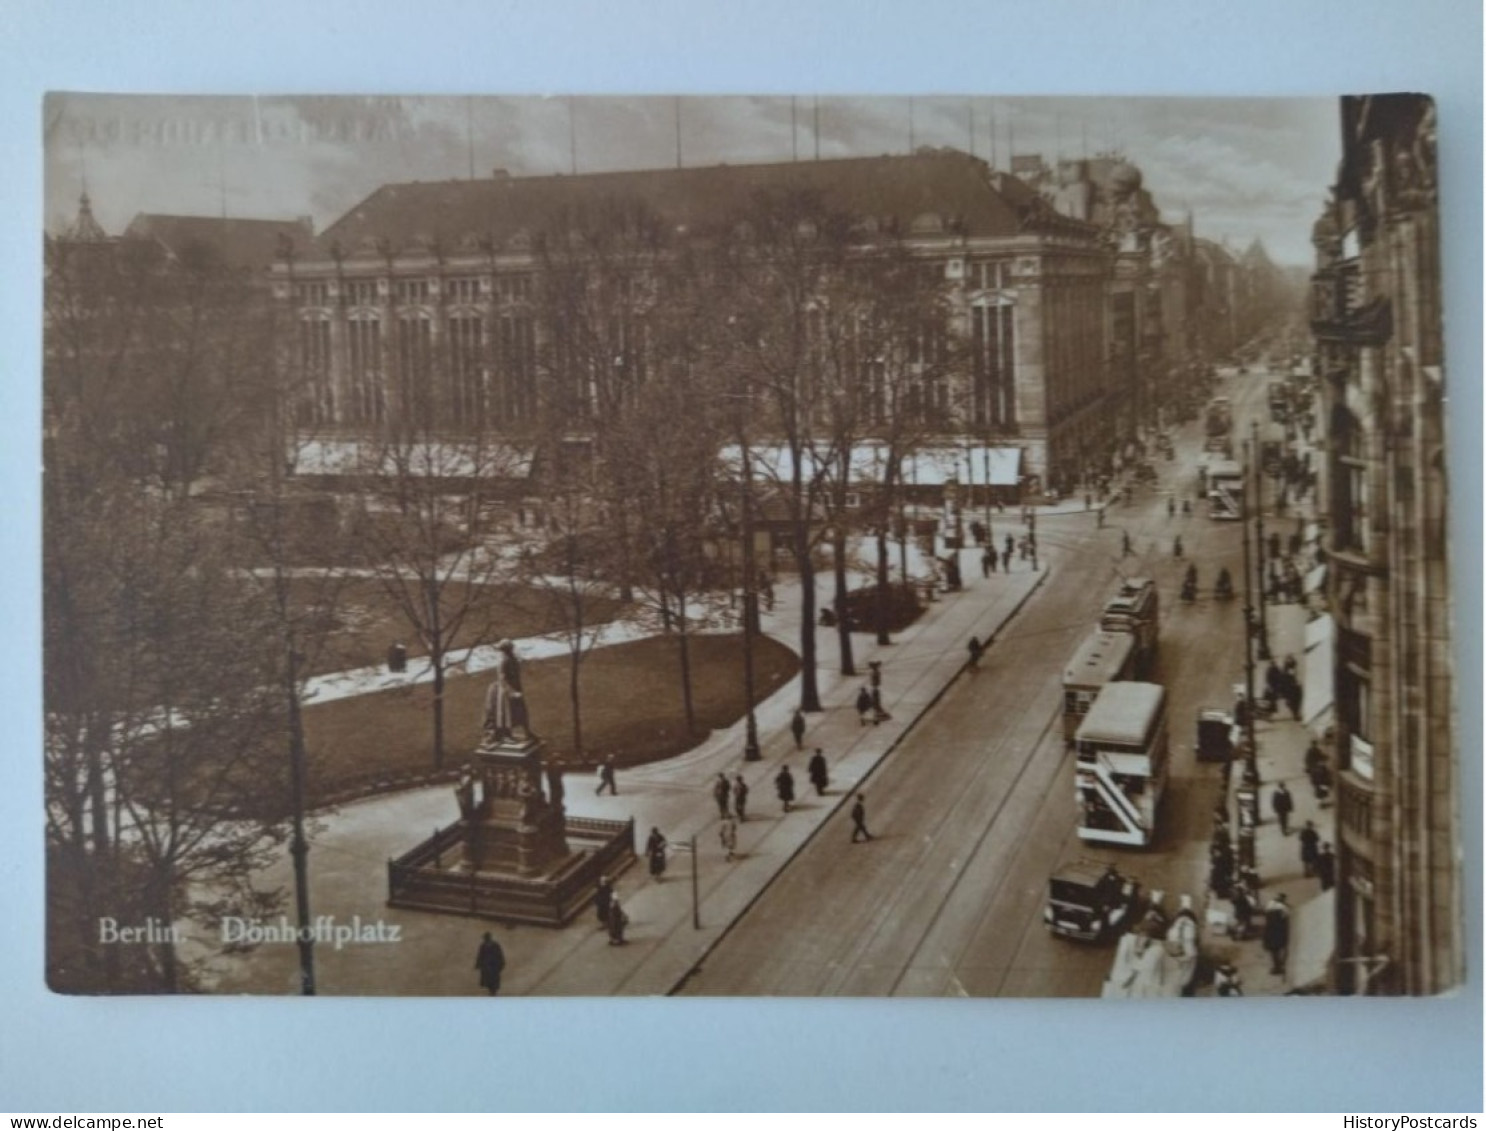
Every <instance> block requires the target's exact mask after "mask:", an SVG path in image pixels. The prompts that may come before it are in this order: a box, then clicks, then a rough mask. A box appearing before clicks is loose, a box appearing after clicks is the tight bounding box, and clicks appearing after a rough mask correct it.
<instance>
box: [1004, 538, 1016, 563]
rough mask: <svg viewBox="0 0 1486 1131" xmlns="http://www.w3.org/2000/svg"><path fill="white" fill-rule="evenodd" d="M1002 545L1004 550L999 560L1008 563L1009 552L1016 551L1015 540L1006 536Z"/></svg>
mask: <svg viewBox="0 0 1486 1131" xmlns="http://www.w3.org/2000/svg"><path fill="white" fill-rule="evenodd" d="M1004 545H1005V547H1006V549H1005V551H1004V552H1003V553H1002V555H1001V560H1002V561H1003V562H1009V561H1011V552H1012V551H1013V550H1015V549H1016V539H1015V538H1013V537H1012V536H1011V535H1010V534H1008V535H1007V536H1006V541H1005V543H1004Z"/></svg>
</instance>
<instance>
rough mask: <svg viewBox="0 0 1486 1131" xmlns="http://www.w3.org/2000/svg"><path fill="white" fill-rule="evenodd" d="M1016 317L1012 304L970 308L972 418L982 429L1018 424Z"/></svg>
mask: <svg viewBox="0 0 1486 1131" xmlns="http://www.w3.org/2000/svg"><path fill="white" fill-rule="evenodd" d="M1015 315H1016V307H1014V306H1012V305H1011V304H1010V303H1002V304H981V305H976V306H972V307H971V308H970V337H971V351H972V370H973V372H972V381H973V388H972V390H971V398H970V402H971V403H970V417H971V420H972V422H973V423H974V424H975V425H976V426H977V427H979V428H990V429H996V430H999V429H1012V428H1015V427H1016V424H1017V417H1016V355H1015V352H1014V351H1015V345H1016V343H1015V337H1014V334H1015V331H1014V324H1015Z"/></svg>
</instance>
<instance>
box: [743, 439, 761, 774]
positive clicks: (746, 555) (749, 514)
mask: <svg viewBox="0 0 1486 1131" xmlns="http://www.w3.org/2000/svg"><path fill="white" fill-rule="evenodd" d="M738 433H739V435H738V438H739V439H740V440H741V441H742V443H741V445H740V447H741V448H742V451H743V504H742V511H743V698H744V700H745V702H746V704H747V706H746V715H745V718H746V720H747V721H746V733H745V737H744V740H743V760H744V761H745V762H757V761H760V760H761V759H762V758H763V752H762V751H761V750H760V749H759V744H758V718H757V717H756V716H755V715H754V711H753V641H754V636H755V635H756V634H757V632H758V592H757V590H756V588H755V582H756V577H755V574H756V572H757V570H756V567H755V565H754V562H753V461H752V459H751V458H750V456H749V452H748V438H747V436H746V435H744V430H743V429H741V428H740V429H739V430H738Z"/></svg>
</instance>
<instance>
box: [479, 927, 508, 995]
mask: <svg viewBox="0 0 1486 1131" xmlns="http://www.w3.org/2000/svg"><path fill="white" fill-rule="evenodd" d="M505 968H506V952H505V951H503V950H501V947H500V943H498V942H496V941H495V937H494V936H493V935H491V933H490V932H489V931H486V932H485V938H484V939H483V940H482V941H481V943H480V949H479V951H478V953H476V955H475V969H476V970H478V971H480V988H481V989H483V990H485V991H486V992H487V993H488V994H490V996H491V997H494V996H495V995H496V994H498V993H500V976H501V971H503V970H504V969H505Z"/></svg>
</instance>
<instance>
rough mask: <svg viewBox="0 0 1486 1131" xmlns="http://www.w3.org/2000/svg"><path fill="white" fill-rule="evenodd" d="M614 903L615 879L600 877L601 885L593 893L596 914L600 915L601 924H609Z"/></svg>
mask: <svg viewBox="0 0 1486 1131" xmlns="http://www.w3.org/2000/svg"><path fill="white" fill-rule="evenodd" d="M613 903H614V881H613V880H611V879H609V877H608V876H601V877H599V886H598V888H597V890H596V891H594V893H593V910H594V914H596V915H597V916H598V917H599V926H600V927H607V926H608V925H609V908H610V906H611V905H612V904H613Z"/></svg>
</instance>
